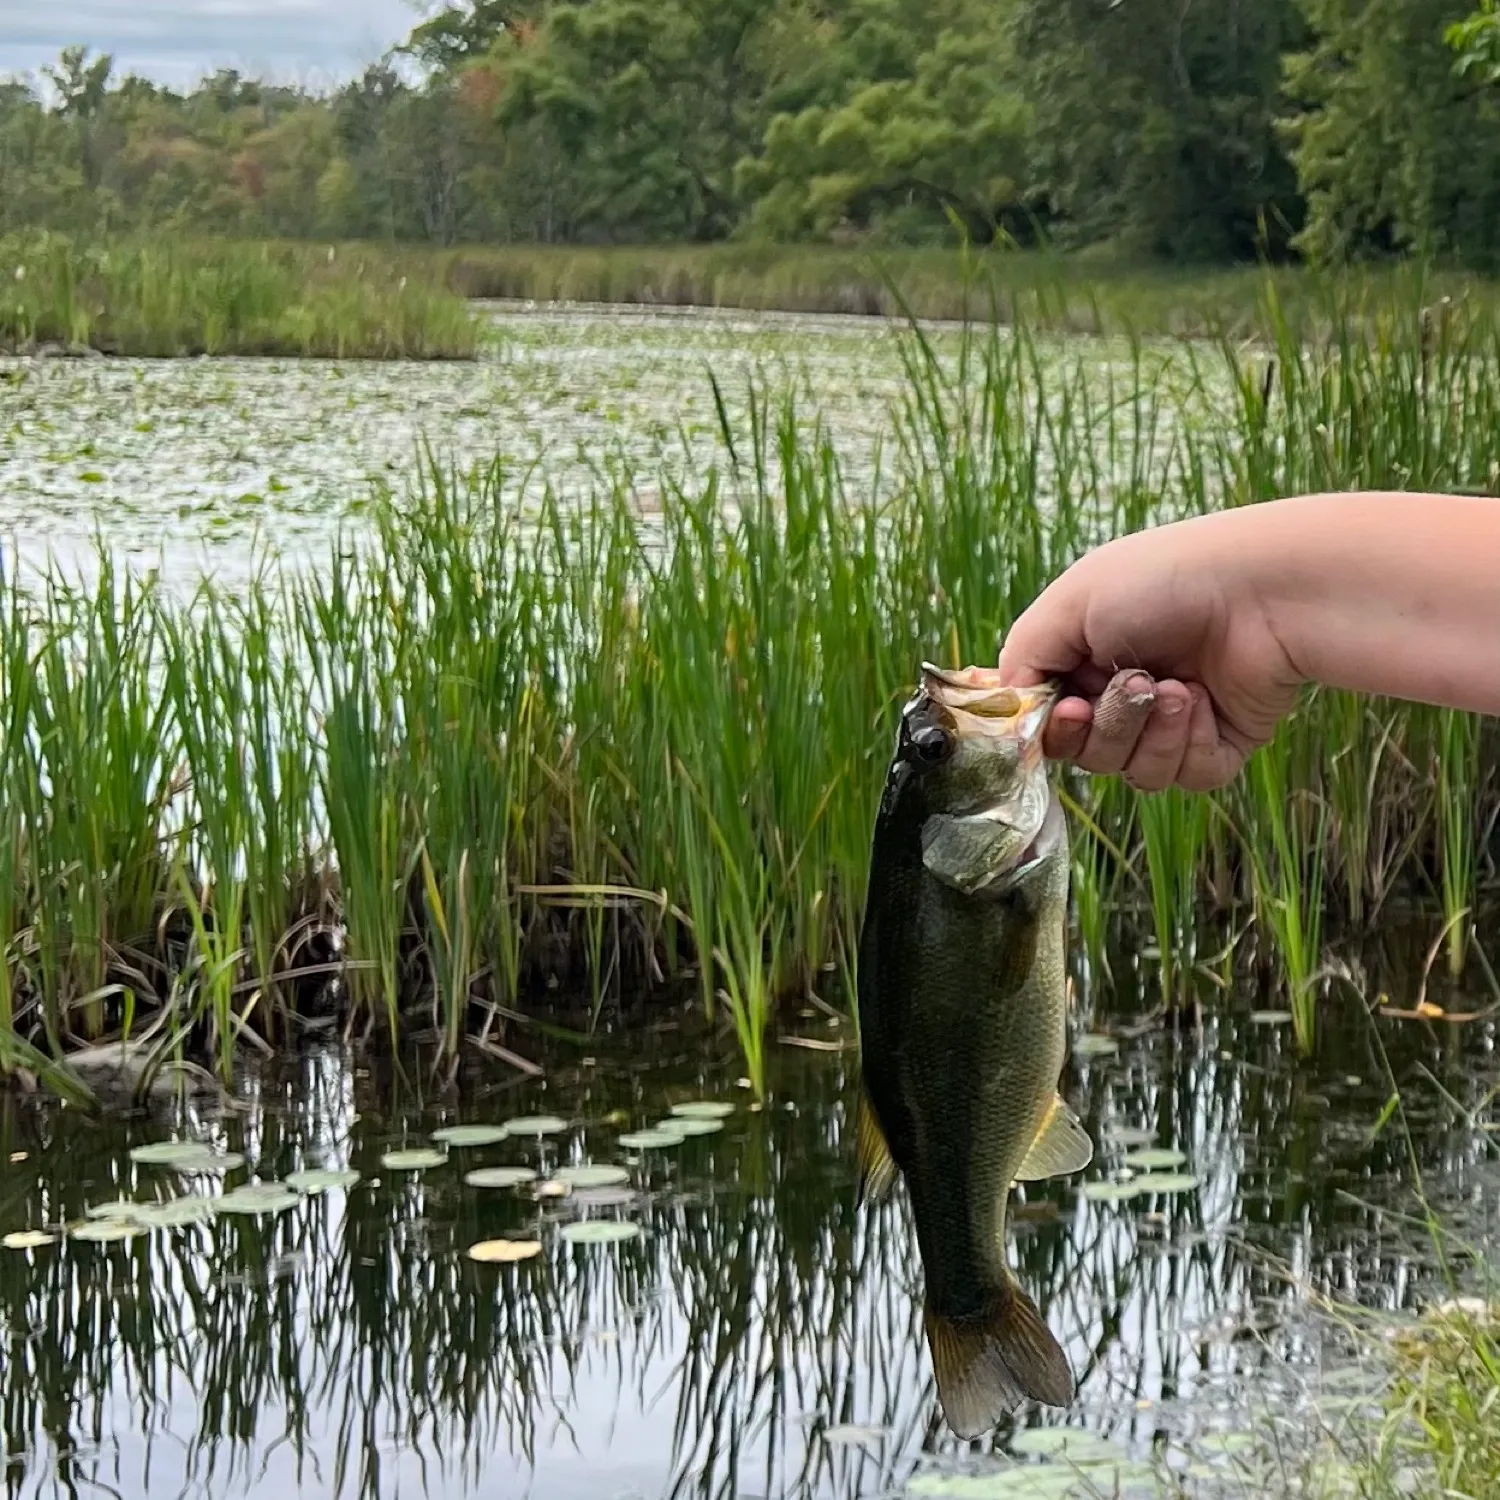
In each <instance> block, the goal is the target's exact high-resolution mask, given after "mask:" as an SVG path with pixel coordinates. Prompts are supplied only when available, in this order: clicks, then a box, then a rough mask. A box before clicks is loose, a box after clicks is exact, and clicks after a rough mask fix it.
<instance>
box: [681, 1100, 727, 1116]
mask: <svg viewBox="0 0 1500 1500" xmlns="http://www.w3.org/2000/svg"><path fill="white" fill-rule="evenodd" d="M671 1113H672V1115H673V1117H674V1118H679V1119H685V1120H723V1119H727V1118H728V1117H729V1116H730V1115H732V1114H733V1113H734V1105H732V1104H726V1103H724V1102H723V1100H718V1099H690V1100H688V1101H687V1102H686V1103H683V1104H674V1105H673V1106H672V1110H671Z"/></svg>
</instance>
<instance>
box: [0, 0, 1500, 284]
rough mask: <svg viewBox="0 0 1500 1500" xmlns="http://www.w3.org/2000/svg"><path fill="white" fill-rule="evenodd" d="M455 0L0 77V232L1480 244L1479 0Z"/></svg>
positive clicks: (1483, 254)
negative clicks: (294, 64)
mask: <svg viewBox="0 0 1500 1500" xmlns="http://www.w3.org/2000/svg"><path fill="white" fill-rule="evenodd" d="M1473 3H1474V0H1457V3H1452V0H470V3H467V4H464V5H461V6H458V7H454V8H451V9H447V10H443V11H440V12H439V13H437V14H435V15H433V16H430V17H429V18H427V19H425V20H423V21H422V22H421V23H420V24H418V25H417V26H416V27H415V28H414V30H413V31H412V33H411V35H410V36H409V37H408V38H407V39H406V40H405V42H403V43H402V44H401V45H400V46H398V47H396V48H394V49H392V51H391V52H390V53H388V54H387V55H386V56H385V57H383V58H382V59H380V60H379V61H378V62H376V63H373V64H372V65H371V66H369V67H368V68H367V69H366V70H365V72H364V73H363V75H362V76H361V77H360V78H358V79H357V80H355V81H353V82H351V83H349V84H348V85H347V86H345V87H343V88H340V89H338V90H336V91H332V92H328V93H322V94H315V93H312V92H308V91H304V90H302V89H299V88H294V87H287V86H282V85H278V84H272V83H268V82H262V81H257V80H255V79H251V78H247V77H243V76H241V75H240V74H238V73H236V72H233V71H221V72H218V73H216V74H214V75H212V76H210V77H207V78H205V79H204V80H203V81H202V82H201V83H200V84H198V85H197V86H196V87H194V88H193V89H191V90H189V91H186V92H182V91H175V90H172V89H168V88H165V87H162V86H160V85H158V84H156V83H153V82H151V81H149V80H147V79H144V78H140V77H134V76H123V77H121V76H117V74H116V71H115V69H114V67H113V64H112V60H111V59H110V58H109V57H107V56H101V57H93V56H91V55H90V53H89V52H88V50H87V49H85V48H83V47H73V48H69V49H68V50H66V51H65V52H64V53H63V54H62V56H61V57H60V58H59V59H58V61H57V62H56V63H55V64H54V65H53V66H52V67H50V68H48V69H46V70H45V73H46V75H47V76H46V79H45V81H44V82H36V83H34V82H31V81H28V80H22V79H12V80H10V81H6V82H0V231H9V230H17V229H26V228H35V227H40V226H45V227H49V228H57V229H64V230H72V231H86V232H90V233H96V232H117V231H135V230H146V229H150V230H157V229H161V230H167V231H174V230H176V231H183V232H201V233H215V234H232V235H255V236H273V237H278V238H283V237H292V238H307V237H319V238H339V239H347V238H376V239H387V240H394V241H403V242H427V243H434V244H442V245H448V244H454V243H460V242H468V243H475V242H478V243H484V242H489V243H513V242H529V243H535V242H544V243H583V244H609V243H620V242H629V243H633V244H643V243H652V242H681V241H711V240H723V239H730V238H737V239H750V240H757V239H758V240H766V241H780V242H788V241H820V240H836V241H870V242H874V243H879V244H891V245H896V244H902V245H931V244H943V243H952V242H953V241H955V240H956V239H958V238H960V237H964V238H967V239H968V240H970V241H971V242H977V243H981V244H982V243H988V242H991V241H994V240H996V239H1003V240H1009V241H1015V242H1020V243H1022V244H1025V243H1030V242H1034V241H1036V240H1038V239H1039V238H1042V237H1045V238H1046V239H1047V240H1048V241H1049V242H1051V243H1053V244H1057V245H1062V246H1065V247H1074V248H1077V247H1085V246H1097V245H1102V246H1109V247H1111V248H1113V249H1115V250H1118V251H1120V252H1123V253H1126V254H1130V255H1144V256H1161V257H1169V258H1173V259H1177V260H1221V261H1222V260H1231V259H1241V258H1246V257H1249V256H1253V255H1257V254H1269V255H1271V256H1276V257H1284V256H1305V257H1308V258H1311V259H1317V260H1321V261H1337V260H1340V259H1346V258H1357V257H1362V256H1368V255H1382V254H1389V253H1393V252H1401V251H1412V252H1416V253H1419V254H1423V255H1428V256H1433V257H1436V258H1439V259H1442V260H1445V261H1448V262H1450V263H1454V264H1461V265H1467V266H1473V267H1476V268H1479V269H1487V268H1493V267H1494V266H1495V264H1496V262H1497V261H1500V16H1497V13H1496V11H1495V4H1496V0H1482V3H1481V6H1480V9H1479V10H1477V11H1475V10H1473V8H1472V7H1473Z"/></svg>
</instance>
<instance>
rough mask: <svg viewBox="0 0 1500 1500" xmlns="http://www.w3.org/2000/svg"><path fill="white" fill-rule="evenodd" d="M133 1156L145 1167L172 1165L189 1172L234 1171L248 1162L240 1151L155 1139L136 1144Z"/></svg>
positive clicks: (133, 1158)
mask: <svg viewBox="0 0 1500 1500" xmlns="http://www.w3.org/2000/svg"><path fill="white" fill-rule="evenodd" d="M130 1159H131V1161H133V1162H138V1163H139V1164H141V1165H142V1166H155V1167H172V1168H174V1169H175V1170H176V1171H179V1172H185V1173H195V1172H232V1171H233V1170H234V1169H235V1168H236V1167H242V1166H244V1165H245V1158H244V1157H243V1156H241V1155H240V1154H239V1153H238V1152H236V1151H216V1150H214V1148H213V1147H212V1146H204V1145H200V1144H198V1143H197V1142H194V1141H154V1142H152V1143H151V1144H150V1145H146V1146H136V1147H134V1148H133V1149H132V1150H131V1152H130Z"/></svg>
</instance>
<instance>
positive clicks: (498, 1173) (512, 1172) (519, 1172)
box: [464, 1167, 536, 1188]
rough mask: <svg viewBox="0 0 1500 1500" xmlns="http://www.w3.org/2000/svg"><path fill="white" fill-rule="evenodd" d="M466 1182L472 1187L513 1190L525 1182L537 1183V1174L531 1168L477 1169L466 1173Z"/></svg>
mask: <svg viewBox="0 0 1500 1500" xmlns="http://www.w3.org/2000/svg"><path fill="white" fill-rule="evenodd" d="M464 1181H465V1182H467V1183H468V1184H469V1186H470V1187H477V1188H511V1187H520V1185H521V1184H522V1183H523V1182H535V1181H536V1173H535V1172H533V1171H532V1170H531V1168H530V1167H475V1169H474V1170H473V1171H472V1172H465V1173H464Z"/></svg>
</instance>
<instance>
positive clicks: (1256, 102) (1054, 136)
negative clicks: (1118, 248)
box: [1019, 0, 1305, 259]
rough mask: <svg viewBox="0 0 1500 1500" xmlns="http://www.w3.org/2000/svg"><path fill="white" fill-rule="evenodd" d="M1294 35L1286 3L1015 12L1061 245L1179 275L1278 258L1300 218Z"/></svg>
mask: <svg viewBox="0 0 1500 1500" xmlns="http://www.w3.org/2000/svg"><path fill="white" fill-rule="evenodd" d="M1304 30H1305V26H1304V21H1303V18H1302V16H1301V15H1300V13H1299V11H1298V9H1297V6H1296V3H1295V0H1222V3H1219V4H1214V5H1203V4H1194V3H1193V0H1020V29H1019V45H1020V52H1021V57H1022V60H1023V62H1024V65H1025V75H1026V78H1027V80H1028V83H1029V87H1030V92H1031V97H1032V100H1033V105H1034V109H1035V136H1034V160H1035V163H1036V171H1037V179H1036V184H1037V187H1038V189H1039V190H1040V191H1041V192H1043V193H1044V194H1045V195H1046V197H1047V199H1048V201H1049V203H1050V204H1051V206H1052V208H1053V209H1054V210H1055V211H1056V212H1057V213H1058V214H1059V215H1060V216H1061V218H1062V219H1063V220H1064V221H1065V223H1066V225H1067V228H1068V230H1069V232H1070V234H1071V238H1073V239H1074V240H1075V241H1087V240H1098V239H1105V238H1108V239H1113V240H1115V241H1117V242H1119V243H1120V244H1122V245H1123V246H1125V247H1127V248H1129V249H1131V250H1136V251H1143V252H1146V253H1149V254H1159V255H1168V256H1172V257H1175V258H1179V259H1181V258H1201V257H1215V258H1224V257H1238V256H1245V255H1248V254H1252V253H1255V252H1256V251H1257V250H1259V249H1261V248H1265V249H1269V250H1272V251H1275V250H1277V249H1278V248H1280V247H1281V246H1283V245H1284V244H1285V243H1286V240H1287V238H1288V236H1289V234H1290V233H1291V232H1292V231H1293V230H1295V228H1296V227H1297V225H1298V221H1299V216H1300V210H1299V203H1298V194H1297V184H1296V179H1295V175H1294V173H1293V170H1292V167H1291V164H1290V163H1289V161H1288V159H1287V157H1286V154H1285V151H1284V149H1283V146H1282V144H1281V143H1280V141H1279V139H1278V136H1277V131H1276V119H1277V115H1278V113H1279V112H1280V110H1281V108H1282V100H1281V97H1280V78H1281V57H1282V53H1283V52H1284V51H1285V50H1286V49H1287V48H1288V47H1289V46H1296V45H1299V44H1300V42H1301V39H1302V36H1303V33H1304ZM1263 229H1264V236H1265V238H1264V240H1263V239H1262V233H1263Z"/></svg>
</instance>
